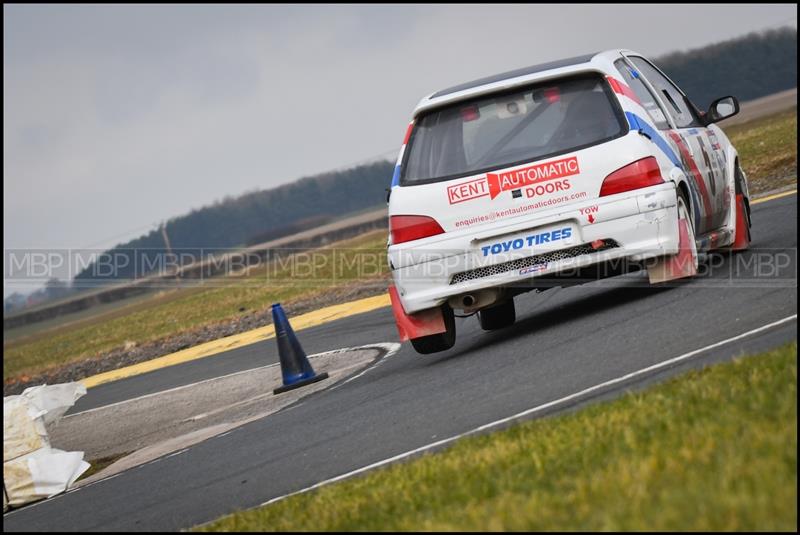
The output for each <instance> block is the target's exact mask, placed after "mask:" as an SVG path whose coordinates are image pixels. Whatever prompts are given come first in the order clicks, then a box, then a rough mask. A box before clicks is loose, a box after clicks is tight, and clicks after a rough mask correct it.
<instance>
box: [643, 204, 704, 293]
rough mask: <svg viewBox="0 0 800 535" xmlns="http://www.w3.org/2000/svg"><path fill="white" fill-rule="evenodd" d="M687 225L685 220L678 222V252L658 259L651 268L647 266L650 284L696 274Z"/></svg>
mask: <svg viewBox="0 0 800 535" xmlns="http://www.w3.org/2000/svg"><path fill="white" fill-rule="evenodd" d="M688 225H689V224H688V223H687V222H686V220H685V219H680V220H678V252H677V253H676V254H674V255H670V256H665V257H662V258H660V259H659V260H658V262H657V263H656V264H655V265H654V266H652V267H650V266H648V268H647V275H648V276H649V277H650V284H658V283H659V282H667V281H671V280H675V279H683V278H685V277H693V276H694V275H696V274H697V267H696V266H695V255H693V254H692V246H691V244H690V243H689V226H688Z"/></svg>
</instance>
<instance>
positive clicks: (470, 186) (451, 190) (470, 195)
mask: <svg viewBox="0 0 800 535" xmlns="http://www.w3.org/2000/svg"><path fill="white" fill-rule="evenodd" d="M487 195H489V186H488V184H487V183H486V179H485V178H477V179H475V180H470V181H469V182H463V183H461V184H455V185H453V186H448V188H447V199H448V200H449V201H450V204H457V203H460V202H464V201H469V200H471V199H477V198H478V197H485V196H487Z"/></svg>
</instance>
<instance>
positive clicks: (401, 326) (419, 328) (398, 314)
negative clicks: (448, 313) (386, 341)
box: [389, 284, 447, 342]
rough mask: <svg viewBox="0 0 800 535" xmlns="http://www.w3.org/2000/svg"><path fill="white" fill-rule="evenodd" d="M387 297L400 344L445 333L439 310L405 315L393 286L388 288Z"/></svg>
mask: <svg viewBox="0 0 800 535" xmlns="http://www.w3.org/2000/svg"><path fill="white" fill-rule="evenodd" d="M389 297H390V298H391V300H392V312H393V313H394V321H395V323H397V332H398V333H399V334H400V341H401V342H406V341H408V340H411V339H414V338H422V337H423V336H430V335H432V334H439V333H443V332H445V331H447V327H445V324H444V314H442V309H441V308H438V307H437V308H431V309H428V310H423V311H422V312H417V313H415V314H406V311H405V309H404V308H403V303H401V302H400V295H399V294H398V293H397V288H395V286H394V284H392V285H390V286H389Z"/></svg>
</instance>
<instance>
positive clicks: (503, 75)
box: [429, 52, 597, 98]
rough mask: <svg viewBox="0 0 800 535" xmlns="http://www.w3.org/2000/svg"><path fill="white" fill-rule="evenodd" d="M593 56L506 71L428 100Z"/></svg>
mask: <svg viewBox="0 0 800 535" xmlns="http://www.w3.org/2000/svg"><path fill="white" fill-rule="evenodd" d="M595 54H597V52H593V53H591V54H584V55H582V56H575V57H574V58H567V59H559V60H556V61H549V62H547V63H540V64H539V65H531V66H530V67H523V68H521V69H515V70H513V71H507V72H503V73H500V74H495V75H494V76H487V77H485V78H478V79H477V80H473V81H471V82H466V83H463V84H458V85H454V86H453V87H448V88H447V89H442V90H441V91H437V92H436V93H434V94H433V95H431V96H430V97H429V98H438V97H443V96H445V95H449V94H451V93H456V92H458V91H464V90H465V89H472V88H474V87H478V86H481V85H486V84H491V83H494V82H499V81H501V80H508V79H509V78H517V77H519V76H525V75H527V74H534V73H538V72H543V71H549V70H551V69H558V68H559V67H567V66H568V65H578V64H580V63H587V62H589V61H591V59H592V58H593V57H594V56H595Z"/></svg>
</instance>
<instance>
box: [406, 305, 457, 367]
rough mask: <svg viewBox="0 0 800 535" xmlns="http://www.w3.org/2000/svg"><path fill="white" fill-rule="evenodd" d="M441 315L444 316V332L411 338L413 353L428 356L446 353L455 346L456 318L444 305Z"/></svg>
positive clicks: (451, 310)
mask: <svg viewBox="0 0 800 535" xmlns="http://www.w3.org/2000/svg"><path fill="white" fill-rule="evenodd" d="M442 314H443V315H444V326H445V329H446V330H445V332H443V333H439V334H432V335H430V336H423V337H421V338H412V339H411V345H412V346H413V348H414V351H416V352H417V353H420V354H422V355H428V354H430V353H438V352H440V351H447V350H448V349H450V348H451V347H453V346H454V345H455V343H456V318H455V314H453V309H452V308H450V306H449V305H447V304H445V305H443V306H442Z"/></svg>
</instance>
